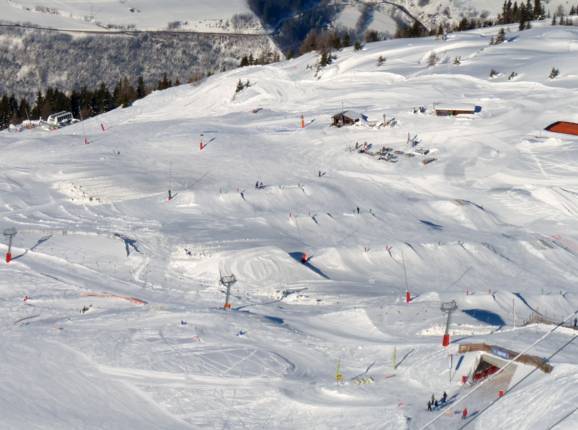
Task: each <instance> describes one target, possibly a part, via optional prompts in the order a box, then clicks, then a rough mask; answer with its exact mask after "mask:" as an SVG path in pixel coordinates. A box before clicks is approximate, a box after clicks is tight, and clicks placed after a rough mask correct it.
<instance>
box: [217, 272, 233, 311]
mask: <svg viewBox="0 0 578 430" xmlns="http://www.w3.org/2000/svg"><path fill="white" fill-rule="evenodd" d="M236 282H237V278H235V275H230V276H221V279H220V280H219V283H220V284H221V285H223V286H224V287H225V288H226V289H227V291H226V293H225V305H224V306H223V309H225V310H229V309H231V303H230V302H229V300H230V298H231V287H232V286H233V284H235V283H236Z"/></svg>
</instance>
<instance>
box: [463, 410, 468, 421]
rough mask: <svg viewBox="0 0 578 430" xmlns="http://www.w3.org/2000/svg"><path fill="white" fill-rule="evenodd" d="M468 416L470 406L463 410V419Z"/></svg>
mask: <svg viewBox="0 0 578 430" xmlns="http://www.w3.org/2000/svg"><path fill="white" fill-rule="evenodd" d="M467 417H468V408H464V410H463V411H462V419H463V420H465V419H466V418H467Z"/></svg>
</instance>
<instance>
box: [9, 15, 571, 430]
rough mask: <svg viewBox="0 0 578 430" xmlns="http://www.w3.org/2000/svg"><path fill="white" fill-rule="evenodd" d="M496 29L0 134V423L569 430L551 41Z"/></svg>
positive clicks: (557, 39) (564, 107) (561, 62)
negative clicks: (448, 111)
mask: <svg viewBox="0 0 578 430" xmlns="http://www.w3.org/2000/svg"><path fill="white" fill-rule="evenodd" d="M497 31H498V30H497V29H496V28H489V29H483V30H477V31H472V32H467V33H461V34H451V35H449V36H448V38H447V40H443V39H435V38H426V39H414V40H393V41H386V42H379V43H375V44H369V45H367V46H366V47H365V48H364V49H363V50H361V51H353V50H352V49H345V50H343V51H339V52H336V53H335V55H336V57H337V58H335V59H334V60H333V62H332V64H330V65H328V66H326V67H323V68H318V67H317V63H318V61H319V55H316V54H307V55H305V56H302V57H300V58H297V59H294V60H290V61H286V62H282V63H278V64H276V65H270V66H262V67H260V66H259V67H257V66H256V67H246V68H241V69H237V70H234V71H231V72H227V73H224V74H220V75H216V76H212V77H210V78H208V79H207V80H206V81H204V82H203V83H201V84H200V85H198V86H191V85H184V86H181V87H175V88H172V89H169V90H165V91H162V92H156V93H153V94H152V95H150V96H148V97H146V98H145V99H143V100H140V101H138V102H136V103H135V104H134V105H133V106H131V107H129V108H125V109H117V110H115V111H112V112H110V113H107V114H104V115H101V116H99V117H96V118H92V119H90V120H86V121H82V122H80V123H78V124H75V125H72V126H70V127H66V128H63V129H60V130H56V131H52V132H46V131H42V130H38V129H37V130H25V131H23V132H20V133H9V132H3V133H0V154H1V155H0V190H1V192H0V215H1V220H2V224H1V225H0V228H1V229H2V230H4V229H9V228H15V229H16V230H17V234H16V235H15V236H14V238H13V243H12V247H11V250H10V251H11V255H12V260H11V261H10V262H9V263H8V264H7V263H5V262H3V263H1V264H0V292H1V295H2V296H1V301H0V306H1V313H0V314H1V315H2V317H1V321H2V324H3V328H4V329H3V330H2V335H1V340H0V341H1V343H2V345H3V347H2V348H1V349H0V361H1V362H2V363H3V365H2V373H1V377H0V382H1V383H0V399H1V402H0V405H1V413H2V418H1V422H2V427H4V428H11V429H57V428H58V429H77V428H86V429H127V428H138V429H160V428H162V429H187V428H234V429H237V428H240V429H241V428H243V429H244V428H250V429H258V428H259V429H260V428H275V429H297V428H316V429H325V428H327V429H329V428H337V429H341V428H343V429H348V428H364V429H403V428H407V429H422V428H428V429H458V428H472V429H489V428H493V429H556V430H562V429H574V428H577V427H578V414H575V413H574V412H575V411H576V403H577V401H578V391H577V390H576V382H577V381H578V359H577V357H578V355H577V352H578V351H577V344H576V343H575V338H576V334H577V333H578V332H577V331H576V330H575V329H574V328H573V327H572V326H573V321H574V317H575V312H576V310H577V309H578V294H577V293H578V291H577V290H576V286H575V285H576V280H577V278H578V263H577V261H578V260H577V258H578V234H577V233H576V227H577V226H578V221H577V220H576V214H577V213H578V176H576V171H577V165H578V139H577V138H576V137H571V136H568V135H565V134H557V133H550V132H546V131H544V128H545V127H547V126H548V125H549V124H552V123H553V122H555V121H572V122H578V114H577V113H576V105H577V103H578V92H577V90H576V88H577V85H578V61H576V54H577V52H578V30H576V29H575V28H573V27H550V26H544V27H540V26H539V24H535V25H534V29H531V30H526V31H523V32H520V33H518V32H515V31H513V28H512V31H508V32H507V39H506V42H505V43H502V44H499V45H490V44H489V42H490V39H491V37H492V36H495V35H496V33H497ZM432 53H433V54H434V55H432ZM380 57H382V58H383V61H380ZM456 58H459V60H458V61H456ZM434 60H435V61H434ZM379 63H381V65H378V64H379ZM552 68H557V69H559V72H560V73H559V76H557V77H556V78H555V79H550V78H549V75H550V73H551V70H552ZM492 69H494V71H495V72H496V73H493V74H492V75H493V76H492V77H490V72H491V70H492ZM512 72H515V73H516V75H515V76H512ZM239 80H241V81H242V82H243V83H245V82H247V81H248V82H249V85H248V86H245V88H244V89H242V90H240V91H238V92H235V88H236V87H237V85H238V82H239ZM438 103H440V104H445V105H447V104H450V105H451V104H464V103H465V104H472V105H480V106H482V111H481V112H479V113H476V114H474V115H460V116H447V117H440V116H435V115H433V114H432V109H433V106H434V105H435V104H438ZM420 106H424V107H426V109H425V112H420V110H419V109H417V110H416V107H420ZM343 110H352V111H357V112H362V113H363V114H364V115H367V117H368V118H369V121H368V122H367V123H363V122H360V123H357V124H355V125H352V126H349V127H340V128H338V127H331V126H330V124H331V117H332V116H333V115H334V114H336V113H339V112H341V111H343ZM416 111H417V113H414V112H416ZM301 115H303V118H304V120H303V126H304V127H301ZM384 115H385V117H386V118H387V119H391V118H395V126H391V125H392V124H393V123H389V124H390V125H389V126H384V125H383V124H381V123H382V122H383V117H384ZM386 122H387V121H386ZM380 124H381V125H380ZM408 135H409V136H410V139H408ZM85 141H86V142H87V143H88V144H85ZM385 147H387V148H389V149H387V150H386V149H382V148H385ZM201 148H202V149H201ZM356 148H357V149H356ZM360 148H361V150H360ZM418 149H419V150H420V151H418ZM380 151H381V152H380ZM386 152H392V153H395V154H396V158H395V159H393V158H391V157H380V156H379V154H380V153H381V154H384V153H386ZM426 152H427V155H426V154H425V153H426ZM380 158H381V159H380ZM426 159H431V161H429V162H427V163H426V162H424V161H425V160H426ZM261 182H262V183H263V185H262V186H260V183H261ZM256 185H259V186H256ZM169 190H170V193H171V194H170V197H171V198H170V199H169V198H168V192H169ZM1 251H2V252H3V253H4V252H8V247H7V244H3V245H2V247H1ZM304 256H305V258H304ZM224 276H234V277H235V279H236V282H235V283H233V284H232V286H231V296H230V303H231V309H230V310H225V309H223V304H224V303H225V294H224V291H225V289H224V287H223V286H222V285H220V284H219V279H220V278H221V277H224ZM406 290H409V292H410V296H411V300H410V302H409V303H406V299H405V298H406ZM452 300H453V301H455V302H456V305H457V309H456V310H455V311H454V312H453V313H452V319H451V323H450V326H449V332H450V335H451V344H450V345H449V347H447V348H444V347H443V346H442V345H441V341H442V336H443V335H444V333H445V324H446V318H447V316H446V314H444V313H443V312H442V311H441V310H440V306H441V305H442V303H448V302H451V301H452ZM561 322H564V324H563V325H557V324H558V323H561ZM450 366H451V367H450ZM443 392H446V393H447V395H448V400H447V401H446V402H445V403H443V404H441V405H439V406H438V407H437V408H434V411H432V412H429V411H428V410H427V402H428V400H430V399H431V396H432V394H434V396H435V398H436V399H437V400H439V399H440V397H441V396H442V393H443ZM464 410H467V416H466V417H465V419H464V418H463V415H464Z"/></svg>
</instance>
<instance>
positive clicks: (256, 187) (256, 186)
mask: <svg viewBox="0 0 578 430" xmlns="http://www.w3.org/2000/svg"><path fill="white" fill-rule="evenodd" d="M255 189H257V190H258V189H259V181H257V182H255Z"/></svg>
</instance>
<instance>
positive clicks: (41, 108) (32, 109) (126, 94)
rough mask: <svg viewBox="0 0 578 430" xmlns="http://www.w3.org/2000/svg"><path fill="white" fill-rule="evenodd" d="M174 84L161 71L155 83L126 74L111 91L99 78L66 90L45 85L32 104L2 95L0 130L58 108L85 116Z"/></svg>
mask: <svg viewBox="0 0 578 430" xmlns="http://www.w3.org/2000/svg"><path fill="white" fill-rule="evenodd" d="M176 85H180V82H179V80H178V79H176V80H175V81H172V80H170V79H168V78H167V75H166V74H165V75H164V76H163V78H162V79H161V80H159V81H158V83H157V84H156V86H155V87H150V86H147V85H145V82H144V79H143V77H142V76H140V77H139V78H138V79H137V80H136V82H134V83H131V82H130V80H129V79H128V78H126V77H125V78H123V79H121V80H120V81H119V82H118V83H117V84H116V85H115V86H114V88H113V90H112V92H111V91H110V90H109V89H108V88H107V87H106V85H105V84H104V83H102V82H101V83H100V85H99V86H98V87H97V88H96V89H94V90H90V89H88V88H86V87H83V88H81V89H80V90H73V91H72V92H70V93H68V94H67V93H65V92H63V91H60V90H59V89H57V88H48V89H47V90H46V92H45V93H41V92H40V91H39V92H38V93H37V96H36V99H35V101H34V103H32V104H30V103H29V102H28V100H26V98H21V99H20V100H18V99H17V98H16V97H15V96H14V95H4V96H3V97H2V98H1V99H0V130H3V129H5V128H8V127H9V126H10V124H20V123H22V122H23V121H24V120H28V119H29V120H36V119H46V118H47V117H48V116H49V115H50V114H53V113H56V112H60V111H68V112H71V113H72V115H73V116H74V117H75V118H80V119H84V118H89V117H92V116H95V115H99V114H101V113H104V112H108V111H110V110H113V109H116V108H117V107H126V106H130V105H131V104H132V103H133V102H134V101H136V100H139V99H141V98H143V97H145V96H146V95H148V94H149V93H150V92H151V91H153V90H164V89H167V88H170V87H172V86H176Z"/></svg>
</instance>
